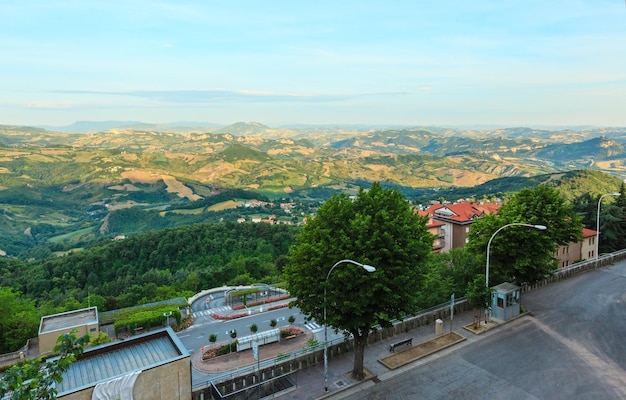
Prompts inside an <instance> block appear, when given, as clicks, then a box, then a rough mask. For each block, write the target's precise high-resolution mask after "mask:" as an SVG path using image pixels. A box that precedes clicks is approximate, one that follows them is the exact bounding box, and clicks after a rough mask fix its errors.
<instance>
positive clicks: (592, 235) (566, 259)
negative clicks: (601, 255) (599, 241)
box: [554, 228, 598, 268]
mask: <svg viewBox="0 0 626 400" xmlns="http://www.w3.org/2000/svg"><path fill="white" fill-rule="evenodd" d="M597 233H598V232H597V231H595V230H593V229H588V228H583V231H582V234H583V238H582V240H581V241H580V242H570V243H568V244H567V245H565V246H559V247H558V248H557V249H556V251H555V253H554V258H557V259H558V260H559V268H564V267H567V266H569V265H572V264H574V263H576V262H578V261H582V260H590V259H592V258H595V256H596V235H597Z"/></svg>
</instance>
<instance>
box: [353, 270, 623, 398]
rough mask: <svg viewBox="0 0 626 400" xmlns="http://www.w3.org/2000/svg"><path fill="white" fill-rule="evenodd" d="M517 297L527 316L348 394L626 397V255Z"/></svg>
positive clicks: (391, 395)
mask: <svg viewBox="0 0 626 400" xmlns="http://www.w3.org/2000/svg"><path fill="white" fill-rule="evenodd" d="M522 304H523V306H524V307H526V309H527V310H528V311H530V312H531V314H532V315H531V316H526V317H522V318H520V319H518V320H516V321H513V322H511V323H509V324H507V325H506V326H504V327H502V328H500V329H497V330H495V331H494V332H490V333H488V334H487V335H488V336H486V337H485V338H483V340H480V341H477V342H476V343H473V344H471V345H468V346H464V347H461V348H459V350H457V351H455V352H453V353H451V354H449V355H448V356H445V357H442V358H439V359H437V360H435V361H433V362H430V363H427V364H425V365H422V366H420V367H417V368H414V369H411V370H408V371H407V372H404V373H402V374H400V375H395V376H390V377H389V378H388V379H385V378H383V380H381V381H380V382H378V383H377V384H376V385H374V386H373V387H368V388H367V389H365V390H364V391H362V392H359V393H356V394H353V395H351V396H349V397H347V398H349V399H353V400H361V399H371V400H373V399H388V400H394V399H426V400H428V399H507V400H514V399H546V400H547V399H550V400H552V399H626V262H620V263H618V264H616V265H614V266H611V267H607V268H603V269H601V270H597V271H592V272H588V273H586V274H583V275H581V276H578V277H575V278H570V279H568V280H565V281H561V282H559V283H555V284H552V285H549V286H547V287H545V288H542V289H538V290H535V291H532V292H530V293H527V294H524V295H523V296H522Z"/></svg>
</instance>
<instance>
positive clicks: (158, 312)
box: [113, 305, 181, 335]
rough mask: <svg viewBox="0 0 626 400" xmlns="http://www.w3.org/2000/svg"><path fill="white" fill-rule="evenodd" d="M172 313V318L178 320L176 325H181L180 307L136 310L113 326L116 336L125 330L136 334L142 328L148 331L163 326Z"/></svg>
mask: <svg viewBox="0 0 626 400" xmlns="http://www.w3.org/2000/svg"><path fill="white" fill-rule="evenodd" d="M170 312H171V313H172V315H170V318H176V323H177V324H180V320H181V315H180V310H178V307H173V306H171V305H170V306H161V307H159V308H157V309H150V310H135V312H134V313H132V315H128V316H127V317H126V318H124V319H118V320H117V321H115V323H114V324H113V326H114V328H115V334H116V335H117V334H118V333H119V332H120V331H121V330H123V329H129V330H130V332H131V333H133V334H134V333H135V329H137V328H139V327H142V328H144V329H146V330H148V329H150V328H152V327H155V326H163V322H164V320H165V319H166V317H164V316H163V314H165V313H170Z"/></svg>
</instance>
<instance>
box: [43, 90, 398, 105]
mask: <svg viewBox="0 0 626 400" xmlns="http://www.w3.org/2000/svg"><path fill="white" fill-rule="evenodd" d="M51 92H52V93H61V94H85V95H115V96H132V97H140V98H144V99H150V100H154V101H158V102H169V103H213V102H250V103H251V102H303V103H326V102H335V101H345V100H349V99H353V98H357V97H364V96H401V95H407V94H409V93H404V92H379V93H361V94H346V95H335V94H298V93H272V92H263V91H253V90H221V89H215V90H133V91H118V92H104V91H89V90H55V91H51Z"/></svg>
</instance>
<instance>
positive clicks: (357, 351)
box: [352, 331, 369, 381]
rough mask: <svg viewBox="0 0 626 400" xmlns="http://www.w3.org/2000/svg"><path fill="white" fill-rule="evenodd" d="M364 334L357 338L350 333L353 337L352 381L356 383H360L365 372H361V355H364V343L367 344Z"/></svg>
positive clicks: (365, 334)
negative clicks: (354, 380)
mask: <svg viewBox="0 0 626 400" xmlns="http://www.w3.org/2000/svg"><path fill="white" fill-rule="evenodd" d="M368 333H369V332H367V331H366V333H364V334H362V335H360V336H357V335H355V334H354V332H353V333H352V334H353V336H354V366H353V368H352V379H356V380H357V381H362V380H363V379H364V378H365V372H364V371H363V355H364V354H365V343H367V336H368Z"/></svg>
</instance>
